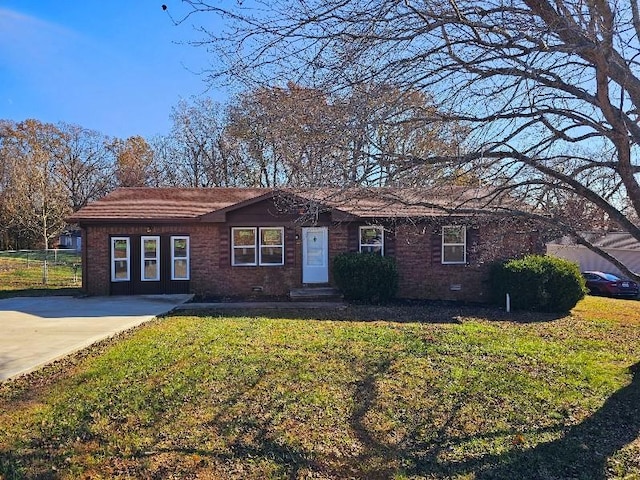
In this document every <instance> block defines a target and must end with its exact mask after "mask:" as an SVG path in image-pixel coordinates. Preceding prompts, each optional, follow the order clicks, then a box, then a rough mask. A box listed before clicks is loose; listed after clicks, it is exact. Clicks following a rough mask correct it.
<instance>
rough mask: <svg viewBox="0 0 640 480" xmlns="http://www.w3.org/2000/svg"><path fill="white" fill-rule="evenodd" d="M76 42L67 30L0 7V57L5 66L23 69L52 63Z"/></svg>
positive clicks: (73, 35) (76, 39) (71, 32)
mask: <svg viewBox="0 0 640 480" xmlns="http://www.w3.org/2000/svg"><path fill="white" fill-rule="evenodd" d="M80 40H81V37H80V35H78V34H77V33H75V32H74V31H72V30H69V29H68V28H65V27H62V26H60V25H57V24H55V23H51V22H47V21H45V20H41V19H39V18H36V17H32V16H29V15H25V14H23V13H20V12H17V11H15V10H9V9H6V8H0V58H2V59H3V63H5V65H6V63H7V62H8V63H9V64H10V65H12V66H13V67H14V68H16V67H18V68H24V67H33V66H36V65H34V63H35V64H40V63H45V64H49V63H53V62H55V57H56V55H57V54H59V53H60V51H61V50H64V49H65V48H67V47H68V46H69V45H70V44H73V43H75V42H77V41H80Z"/></svg>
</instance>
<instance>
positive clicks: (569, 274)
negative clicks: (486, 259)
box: [490, 255, 587, 312]
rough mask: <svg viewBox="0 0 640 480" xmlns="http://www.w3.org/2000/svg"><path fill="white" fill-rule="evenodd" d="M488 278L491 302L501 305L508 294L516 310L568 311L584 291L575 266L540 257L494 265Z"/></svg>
mask: <svg viewBox="0 0 640 480" xmlns="http://www.w3.org/2000/svg"><path fill="white" fill-rule="evenodd" d="M490 277H491V278H490V281H491V295H492V298H493V301H494V303H496V304H501V305H504V303H505V295H506V294H507V293H508V294H509V296H510V298H511V307H512V308H514V309H520V310H540V311H544V312H568V311H569V310H571V309H572V308H573V307H575V305H576V303H578V301H580V300H581V299H582V298H583V297H584V295H585V293H586V291H587V289H586V286H585V281H584V278H582V275H581V274H580V269H579V268H578V265H577V264H575V263H573V262H569V261H567V260H563V259H561V258H555V257H547V256H542V255H528V256H526V257H524V258H522V259H518V260H509V261H508V262H506V263H503V264H496V265H494V266H493V268H492V269H491V275H490Z"/></svg>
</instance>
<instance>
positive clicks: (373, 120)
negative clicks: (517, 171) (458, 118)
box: [225, 82, 462, 187]
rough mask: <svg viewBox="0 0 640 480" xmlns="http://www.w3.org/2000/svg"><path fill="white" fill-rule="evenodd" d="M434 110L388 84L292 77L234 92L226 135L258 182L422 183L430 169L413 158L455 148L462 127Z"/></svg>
mask: <svg viewBox="0 0 640 480" xmlns="http://www.w3.org/2000/svg"><path fill="white" fill-rule="evenodd" d="M437 116H438V112H437V108H436V107H435V106H434V105H433V103H432V102H431V101H430V98H429V97H427V96H426V95H424V94H422V93H420V92H415V91H410V92H400V91H399V90H398V89H397V88H395V87H393V86H390V85H378V84H375V83H369V84H367V85H366V86H365V87H364V88H354V89H347V91H346V93H344V94H343V95H337V94H333V95H330V94H328V93H327V92H325V91H323V90H320V89H315V88H307V87H302V86H300V85H296V84H294V83H292V82H289V83H288V84H287V87H286V88H281V87H261V88H258V89H256V90H254V91H249V92H245V93H243V94H241V95H239V96H238V97H237V98H236V99H235V100H234V101H233V102H232V103H231V104H230V106H229V115H228V119H227V128H226V130H225V134H226V135H225V136H226V138H229V139H231V140H232V141H233V143H234V145H235V146H236V148H237V149H238V152H239V154H240V155H241V156H243V157H244V158H245V160H244V161H243V164H244V165H245V166H247V167H248V168H249V171H250V172H251V173H250V175H251V176H252V177H253V178H254V179H255V183H256V184H258V185H261V186H267V187H276V186H281V185H287V186H296V187H298V186H303V187H304V186H345V185H374V186H383V185H398V184H403V185H408V184H412V185H419V184H425V183H428V182H429V181H430V180H431V179H432V178H433V174H434V171H435V169H434V168H433V167H427V166H425V165H420V164H417V163H416V162H415V161H414V159H415V158H418V157H420V156H422V155H424V154H427V153H433V152H435V151H438V152H441V153H445V152H451V151H455V150H456V146H457V140H458V137H456V136H453V135H451V132H452V130H455V129H457V130H456V132H457V133H461V132H462V129H459V128H457V124H455V122H451V123H449V124H445V123H443V122H441V121H438V120H437ZM416 118H419V119H421V122H416V121H415V120H416ZM427 119H429V120H427ZM454 127H455V128H454Z"/></svg>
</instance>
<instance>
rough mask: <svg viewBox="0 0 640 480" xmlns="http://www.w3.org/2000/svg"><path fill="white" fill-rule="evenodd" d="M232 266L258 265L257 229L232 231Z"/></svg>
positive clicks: (236, 229)
mask: <svg viewBox="0 0 640 480" xmlns="http://www.w3.org/2000/svg"><path fill="white" fill-rule="evenodd" d="M231 245H232V247H231V250H232V252H231V265H257V261H256V229H255V228H253V227H252V228H232V229H231Z"/></svg>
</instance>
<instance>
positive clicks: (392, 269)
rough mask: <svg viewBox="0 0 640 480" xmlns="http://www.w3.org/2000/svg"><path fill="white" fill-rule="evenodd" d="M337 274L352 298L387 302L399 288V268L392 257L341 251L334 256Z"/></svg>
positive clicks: (350, 298) (334, 276)
mask: <svg viewBox="0 0 640 480" xmlns="http://www.w3.org/2000/svg"><path fill="white" fill-rule="evenodd" d="M333 278H334V280H335V282H336V286H337V287H338V288H339V289H340V290H341V291H342V293H343V294H344V297H345V298H346V299H348V300H357V301H363V302H370V303H384V302H386V301H388V300H390V299H391V298H393V297H395V295H396V292H397V291H398V270H397V268H396V262H395V260H394V259H393V258H390V257H381V256H380V255H375V254H372V253H341V254H339V255H336V257H335V258H334V259H333Z"/></svg>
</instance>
